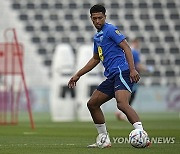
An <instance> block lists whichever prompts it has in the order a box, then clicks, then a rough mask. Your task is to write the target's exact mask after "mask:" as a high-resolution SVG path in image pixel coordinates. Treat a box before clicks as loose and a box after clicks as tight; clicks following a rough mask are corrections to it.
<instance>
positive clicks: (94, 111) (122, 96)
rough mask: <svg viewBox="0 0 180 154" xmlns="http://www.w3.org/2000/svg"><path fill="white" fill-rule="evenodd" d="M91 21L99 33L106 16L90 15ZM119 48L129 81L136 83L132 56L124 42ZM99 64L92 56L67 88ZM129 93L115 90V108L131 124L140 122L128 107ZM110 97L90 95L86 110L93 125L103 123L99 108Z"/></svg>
mask: <svg viewBox="0 0 180 154" xmlns="http://www.w3.org/2000/svg"><path fill="white" fill-rule="evenodd" d="M91 20H92V22H93V25H94V27H95V28H96V29H97V30H98V31H100V30H101V29H102V27H103V25H104V24H105V20H106V15H104V14H103V13H102V12H98V13H92V15H91ZM119 46H120V47H121V48H122V49H123V50H124V53H125V56H126V59H127V62H128V64H129V70H130V79H131V81H132V82H138V81H139V79H140V76H139V74H138V72H137V71H136V70H135V67H134V61H133V56H132V53H131V49H130V47H129V45H128V43H127V41H126V40H123V41H122V42H121V43H120V44H119ZM99 62H100V59H99V55H98V54H94V55H93V57H92V58H91V59H90V60H89V62H88V63H87V64H86V65H85V66H84V67H83V68H82V69H80V70H79V71H78V72H77V73H76V74H75V75H74V76H73V77H72V78H71V79H70V80H69V82H68V86H69V88H74V87H75V86H76V82H77V81H78V80H79V79H80V77H81V76H82V75H84V74H86V73H87V72H89V71H91V70H92V69H93V68H94V67H96V65H98V64H99ZM130 96H131V93H130V92H129V91H128V90H117V91H116V92H115V99H116V101H117V107H118V109H119V110H121V111H122V112H124V113H125V114H126V116H127V118H128V120H129V122H130V123H131V124H133V123H135V122H138V121H140V120H139V117H138V115H137V113H136V112H135V111H134V109H133V108H132V107H131V106H130V105H129V99H130ZM110 99H111V97H109V96H108V95H106V94H104V93H102V92H100V91H98V90H95V91H94V93H93V94H92V96H91V98H90V100H89V101H88V103H87V106H88V109H89V111H90V113H91V116H92V119H93V121H94V123H95V124H103V123H105V118H104V115H103V112H102V110H101V108H100V106H101V105H102V104H104V103H105V102H107V101H108V100H110Z"/></svg>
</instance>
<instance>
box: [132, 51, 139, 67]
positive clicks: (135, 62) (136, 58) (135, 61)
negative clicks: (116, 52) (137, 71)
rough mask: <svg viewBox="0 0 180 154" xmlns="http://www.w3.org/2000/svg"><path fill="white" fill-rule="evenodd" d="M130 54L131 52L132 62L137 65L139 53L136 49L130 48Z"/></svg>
mask: <svg viewBox="0 0 180 154" xmlns="http://www.w3.org/2000/svg"><path fill="white" fill-rule="evenodd" d="M132 54H133V59H134V64H135V65H137V64H139V63H140V55H139V53H138V51H136V50H134V49H132Z"/></svg>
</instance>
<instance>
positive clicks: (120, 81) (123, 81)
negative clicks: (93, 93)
mask: <svg viewBox="0 0 180 154" xmlns="http://www.w3.org/2000/svg"><path fill="white" fill-rule="evenodd" d="M133 85H134V83H133V82H131V80H130V72H129V70H125V71H120V72H119V73H116V74H115V75H114V76H113V77H112V78H107V79H106V80H105V81H103V82H102V83H101V84H100V85H99V86H98V87H97V90H99V91H101V92H102V93H105V94H106V95H108V96H110V97H115V91H117V90H128V91H129V92H131V93H132V88H133Z"/></svg>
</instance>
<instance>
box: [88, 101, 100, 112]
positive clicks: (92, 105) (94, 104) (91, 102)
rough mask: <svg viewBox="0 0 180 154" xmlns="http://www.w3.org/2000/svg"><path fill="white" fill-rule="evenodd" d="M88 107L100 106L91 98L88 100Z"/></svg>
mask: <svg viewBox="0 0 180 154" xmlns="http://www.w3.org/2000/svg"><path fill="white" fill-rule="evenodd" d="M87 107H88V109H90V110H92V109H96V108H97V107H98V106H97V105H96V103H95V102H94V101H93V100H92V99H90V100H89V101H88V102H87Z"/></svg>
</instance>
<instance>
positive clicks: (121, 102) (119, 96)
mask: <svg viewBox="0 0 180 154" xmlns="http://www.w3.org/2000/svg"><path fill="white" fill-rule="evenodd" d="M130 96H131V93H130V92H129V91H127V90H118V91H116V92H115V98H116V101H117V107H118V109H119V110H121V111H122V112H124V114H126V116H127V118H128V120H129V122H130V123H131V124H132V125H133V126H134V128H135V129H141V130H143V126H142V123H141V122H140V119H139V116H138V114H137V113H136V111H135V110H134V109H133V108H132V107H131V106H130V105H129V99H130ZM150 145H151V142H150V141H149V140H148V141H147V144H146V147H149V146H150Z"/></svg>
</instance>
